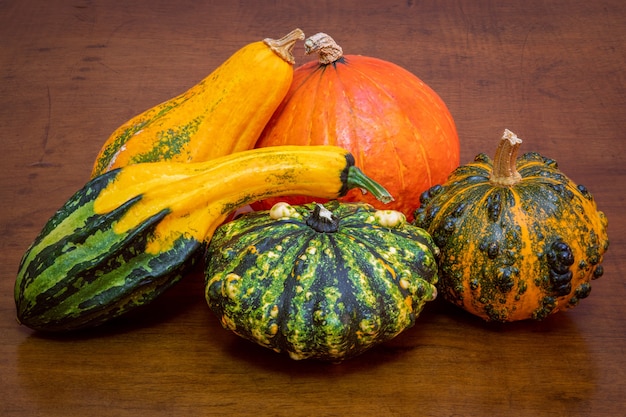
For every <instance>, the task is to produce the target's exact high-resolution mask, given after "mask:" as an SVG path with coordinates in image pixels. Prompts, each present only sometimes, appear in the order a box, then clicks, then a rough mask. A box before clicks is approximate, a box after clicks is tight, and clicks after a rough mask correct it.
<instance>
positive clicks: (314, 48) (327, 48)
mask: <svg viewBox="0 0 626 417" xmlns="http://www.w3.org/2000/svg"><path fill="white" fill-rule="evenodd" d="M304 52H305V53H306V54H307V55H309V54H312V53H314V52H317V53H318V55H319V63H320V65H328V64H332V63H333V62H336V61H338V60H339V59H340V58H341V57H342V56H343V49H341V46H339V45H338V44H337V43H336V42H335V40H334V39H333V38H331V37H330V36H328V35H327V34H325V33H322V32H320V33H316V34H315V35H313V36H310V37H309V38H308V39H307V40H305V41H304Z"/></svg>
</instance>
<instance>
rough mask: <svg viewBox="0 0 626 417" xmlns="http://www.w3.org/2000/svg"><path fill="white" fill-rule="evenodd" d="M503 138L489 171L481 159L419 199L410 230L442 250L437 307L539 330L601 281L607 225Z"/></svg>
mask: <svg viewBox="0 0 626 417" xmlns="http://www.w3.org/2000/svg"><path fill="white" fill-rule="evenodd" d="M521 142H522V141H521V139H519V138H518V137H517V136H516V135H515V134H514V133H512V132H510V131H508V130H505V132H504V135H503V137H502V140H501V141H500V144H499V146H498V149H497V151H496V153H495V157H494V159H493V161H492V160H491V159H490V158H489V157H488V156H487V155H485V154H479V155H478V156H477V157H476V158H475V160H474V161H473V162H472V163H469V164H467V165H464V166H462V167H459V168H458V169H457V170H455V171H454V172H453V173H452V174H451V175H450V177H449V178H448V180H447V181H446V182H445V183H444V184H443V185H436V186H434V187H432V188H431V189H429V190H428V191H426V192H424V193H423V194H422V196H421V205H420V207H419V208H418V209H417V210H416V213H415V224H416V225H418V226H420V227H423V228H425V229H426V230H428V231H429V232H430V233H431V234H432V236H433V239H434V240H435V243H436V244H437V245H438V246H439V248H440V249H441V252H440V258H439V268H440V281H439V289H440V292H441V293H442V294H443V297H444V298H445V299H446V300H448V301H450V302H452V303H454V304H456V305H458V306H460V307H462V308H463V309H465V310H466V311H468V312H470V313H472V314H475V315H477V316H479V317H482V318H483V319H485V320H488V321H499V322H510V321H516V320H524V319H537V320H541V319H544V318H546V317H547V316H548V315H550V314H552V313H555V312H558V311H562V310H564V309H567V308H571V307H574V306H576V305H578V303H579V301H580V300H582V299H583V298H585V297H587V296H588V295H589V293H590V291H591V285H590V282H591V281H592V280H594V279H596V278H598V277H600V276H601V275H602V274H603V268H602V264H601V263H602V259H603V255H604V253H605V252H606V250H607V248H608V245H609V241H608V236H607V226H608V221H607V218H606V216H605V215H604V213H603V212H601V211H599V210H598V209H597V206H596V203H595V201H594V199H593V197H592V195H591V194H590V193H589V191H588V190H587V189H586V188H585V187H584V186H582V185H576V184H575V183H574V182H573V181H572V180H571V179H570V178H568V177H567V176H566V175H565V174H564V173H563V172H561V171H560V170H559V168H558V165H557V163H556V162H555V161H554V160H553V159H549V158H545V157H543V156H541V155H539V154H538V153H536V152H529V153H526V154H524V155H522V156H521V157H519V158H518V157H517V153H518V149H519V147H520V146H521Z"/></svg>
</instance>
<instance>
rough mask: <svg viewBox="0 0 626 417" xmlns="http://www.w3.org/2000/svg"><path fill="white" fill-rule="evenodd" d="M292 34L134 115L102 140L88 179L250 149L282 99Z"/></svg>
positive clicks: (248, 51) (250, 48) (289, 74)
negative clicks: (135, 166) (125, 168)
mask: <svg viewBox="0 0 626 417" xmlns="http://www.w3.org/2000/svg"><path fill="white" fill-rule="evenodd" d="M303 38H304V34H303V33H302V31H301V30H300V29H295V30H293V31H292V32H290V33H289V34H287V35H286V36H284V37H283V38H280V39H269V38H268V39H265V40H263V41H258V42H253V43H250V44H248V45H246V46H244V47H243V48H241V49H240V50H238V51H237V52H236V53H235V54H233V55H232V56H231V57H230V58H229V59H227V60H226V61H225V62H224V63H222V64H221V65H220V66H219V67H218V68H217V69H215V70H214V71H213V72H212V73H211V74H209V75H208V76H207V77H206V78H204V79H203V80H202V81H200V82H199V83H198V84H196V85H195V86H193V87H191V88H190V89H189V90H187V91H186V92H184V93H182V94H180V95H178V96H176V97H174V98H172V99H170V100H167V101H165V102H163V103H161V104H159V105H157V106H155V107H152V108H150V109H148V110H145V111H144V112H142V113H140V114H138V115H136V116H134V117H133V118H131V119H130V120H128V121H127V122H126V123H124V124H123V125H121V126H120V127H119V128H117V129H116V130H115V131H114V132H113V133H112V134H111V136H110V137H109V138H108V139H107V140H106V142H105V143H104V145H103V146H102V149H101V150H100V152H99V154H98V156H97V157H96V161H95V163H94V166H93V169H92V177H95V176H98V175H100V174H102V173H104V172H107V171H110V170H112V169H115V168H119V167H123V166H126V165H130V164H136V163H141V162H156V161H166V160H169V161H174V162H201V161H208V160H210V159H213V158H217V157H220V156H224V155H228V154H230V153H233V152H239V151H243V150H247V149H251V148H252V147H253V146H254V144H255V142H256V140H257V138H258V136H259V135H260V133H261V131H262V130H263V128H264V127H265V125H266V124H267V122H268V120H269V119H270V117H271V116H272V114H273V113H274V111H275V110H276V108H277V107H278V105H279V104H280V102H281V101H282V99H283V98H284V96H285V95H286V94H287V91H288V90H289V86H290V85H291V81H292V78H293V64H294V61H295V60H294V57H293V54H292V50H293V47H294V44H295V42H296V41H297V40H300V39H303Z"/></svg>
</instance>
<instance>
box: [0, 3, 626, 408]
mask: <svg viewBox="0 0 626 417" xmlns="http://www.w3.org/2000/svg"><path fill="white" fill-rule="evenodd" d="M295 27H300V28H301V29H303V30H304V31H305V33H307V34H308V35H310V34H313V33H315V32H319V31H323V32H326V33H329V34H331V36H333V37H334V38H335V40H337V41H338V42H339V43H340V44H341V45H342V46H343V48H344V51H345V52H346V53H351V54H363V55H370V56H376V57H379V58H382V59H387V60H390V61H392V62H395V63H397V64H399V65H401V66H403V67H405V68H407V69H408V70H410V71H412V72H413V73H414V74H416V75H417V76H418V77H420V78H421V79H422V80H424V81H425V82H426V83H427V84H428V85H430V86H431V87H432V88H433V89H434V90H435V91H437V92H438V93H439V95H440V96H441V97H442V98H443V99H444V101H445V102H446V103H447V104H448V107H449V108H450V111H451V112H452V114H453V116H454V118H455V121H456V123H457V128H458V131H459V135H460V138H461V145H462V155H461V159H462V162H467V161H469V160H471V159H472V158H473V157H474V155H475V154H477V153H479V152H486V153H488V154H490V153H492V152H493V150H494V146H495V143H496V141H497V140H498V138H499V135H500V133H501V132H502V130H503V129H504V128H505V127H506V128H509V129H511V130H513V131H514V132H516V133H517V134H518V135H519V136H520V137H522V138H523V139H524V145H523V148H522V151H537V152H540V153H542V154H544V155H545V156H549V157H552V158H554V159H556V160H557V161H558V162H559V166H560V167H561V169H562V170H563V171H564V172H565V173H566V174H567V175H569V176H570V177H571V178H572V179H573V180H575V181H576V182H579V183H583V184H584V185H585V186H587V188H588V189H589V190H590V191H591V192H592V193H593V195H594V197H595V199H596V201H597V202H598V205H599V207H600V209H601V210H603V211H604V212H605V213H606V214H607V216H608V218H609V237H610V240H611V247H610V249H609V251H608V253H607V256H606V259H605V262H604V265H605V271H606V273H605V275H604V276H603V277H602V278H601V279H600V280H598V281H595V282H594V284H593V291H592V294H591V296H590V297H589V298H588V299H586V300H584V301H583V302H582V303H581V304H580V306H578V307H576V308H575V309H572V310H570V311H568V312H565V313H559V314H557V315H554V316H551V317H549V318H548V319H546V320H545V321H542V322H521V323H513V324H507V325H498V324H487V323H483V322H482V321H480V319H477V318H474V317H472V316H469V315H467V314H465V313H463V312H461V311H459V310H458V309H455V308H452V307H451V306H449V305H448V304H446V303H445V302H443V301H442V300H437V301H435V302H433V303H431V305H428V306H427V308H426V309H425V311H424V313H423V314H422V316H421V317H420V318H419V320H418V323H417V325H416V326H415V327H414V328H412V329H410V330H408V331H406V332H405V333H403V334H401V335H400V336H399V337H397V338H396V339H394V340H392V341H391V342H389V343H386V344H385V345H383V346H381V347H379V348H377V349H374V350H372V351H370V352H368V353H366V354H365V355H363V356H361V357H358V358H355V359H354V360H351V361H348V362H346V363H343V364H341V365H327V364H319V363H314V362H294V361H291V360H289V359H288V358H286V357H284V356H281V355H277V354H274V353H273V352H269V351H266V350H264V349H262V348H259V347H256V346H254V345H251V344H250V343H248V342H246V341H243V340H241V339H239V338H238V337H236V336H234V335H232V334H230V333H228V332H227V331H226V330H224V329H222V327H221V325H220V324H219V322H218V321H217V320H216V319H215V317H214V316H212V315H211V314H210V311H209V310H208V308H207V307H206V304H205V302H204V299H203V296H202V273H201V271H200V270H197V271H194V272H193V273H191V274H189V276H188V277H186V278H185V280H183V281H182V282H181V283H180V285H178V286H176V287H175V288H174V289H173V290H172V291H170V292H169V293H168V294H166V295H165V296H164V297H163V298H162V299H159V300H157V302H155V303H154V304H152V305H150V306H148V307H146V308H145V309H143V310H140V311H137V312H136V313H133V314H131V315H130V316H129V317H124V318H123V319H120V320H118V321H116V322H113V323H111V324H109V325H106V326H104V327H103V328H101V329H97V330H94V331H91V332H87V333H85V334H81V335H72V336H67V337H57V338H46V337H42V336H40V335H37V334H34V333H33V332H31V331H30V330H28V329H26V328H23V327H20V326H18V324H17V323H16V321H15V319H14V317H15V307H14V304H13V283H14V280H15V274H16V271H17V268H18V264H19V261H20V258H21V256H22V254H23V253H24V251H25V250H26V248H27V247H28V245H29V244H30V242H31V241H32V240H33V239H34V238H35V236H36V235H37V233H38V232H39V231H40V230H41V227H42V226H43V224H44V222H45V221H46V220H47V219H48V218H49V217H50V216H51V215H52V214H53V213H54V211H55V210H56V209H57V208H59V207H60V206H61V205H62V204H63V203H64V202H65V201H66V200H67V198H69V196H70V195H71V194H72V193H73V192H74V191H76V190H77V189H78V188H80V186H81V185H82V184H83V183H84V182H85V181H86V180H87V178H88V176H89V172H90V169H91V165H92V162H93V159H94V158H95V155H96V153H97V151H98V149H99V148H100V146H101V144H102V143H103V141H104V140H105V139H106V137H107V136H108V135H109V134H110V133H111V132H112V131H113V130H114V129H115V128H116V127H117V126H118V125H120V124H121V123H122V122H124V121H125V120H127V119H128V118H129V117H131V116H133V115H134V114H136V113H138V112H140V111H142V110H144V109H146V108H148V107H151V106H153V105H155V104H157V103H159V102H161V101H163V100H165V99H168V98H170V97H172V96H173V95H175V94H177V93H179V92H182V91H183V90H185V89H187V88H188V87H190V86H191V85H193V84H194V83H195V82H196V81H198V80H200V79H201V78H203V77H204V76H205V75H206V74H208V73H209V72H210V71H212V70H213V69H214V68H215V67H216V66H217V65H219V64H220V63H221V62H222V61H223V60H224V59H226V58H227V57H228V56H229V55H230V54H232V53H233V52H234V51H235V50H237V49H238V48H240V47H241V46H243V45H244V44H246V43H248V42H252V41H256V40H259V39H262V38H264V37H268V36H270V37H276V36H281V35H283V34H285V33H287V32H288V31H290V30H291V29H293V28H295ZM0 38H1V39H2V40H3V41H2V43H1V44H0V63H1V65H0V76H1V78H2V82H1V83H0V140H1V141H2V147H3V151H2V154H1V155H0V158H1V163H0V196H1V197H2V198H1V199H0V232H1V233H2V239H0V277H1V280H0V335H1V337H0V397H2V398H3V400H2V402H0V414H1V415H3V416H26V415H28V416H64V417H70V416H85V415H89V416H142V415H149V416H160V415H163V416H178V415H180V416H190V415H211V416H220V415H229V416H230V415H244V416H245V415H255V416H258V415H272V416H289V417H291V416H301V415H315V416H349V415H355V416H356V415H358V416H369V415H371V416H487V415H493V416H608V415H611V416H617V415H622V414H623V412H624V410H626V398H625V396H624V393H625V392H626V382H625V381H626V371H625V369H626V355H625V353H626V325H625V321H624V319H623V317H624V316H625V315H626V302H625V301H624V300H626V286H625V285H624V281H623V276H624V274H625V273H626V261H625V259H626V250H625V249H624V243H625V242H624V236H625V232H626V230H625V228H626V216H625V215H624V210H623V203H624V195H625V191H626V187H625V185H624V183H625V182H624V180H625V177H626V170H625V169H624V154H625V152H624V151H625V147H626V141H625V140H624V133H623V132H624V130H625V129H624V128H625V127H626V75H625V72H624V68H625V66H626V3H624V2H623V1H621V0H598V1H594V2H576V1H572V0H555V1H551V2H544V1H539V0H526V1H519V0H515V1H509V2H497V1H480V2H472V1H463V0H457V1H452V0H450V1H443V2H442V1H434V0H431V1H419V0H408V1H407V0H404V1H388V2H376V1H363V0H362V1H355V0H343V1H341V2H339V1H337V2H332V1H328V2H311V1H309V2H305V1H301V0H293V1H285V0H275V1H269V0H262V1H258V2H248V3H246V2H218V1H208V2H195V1H191V0H179V1H177V2H169V1H165V0H156V1H145V0H137V1H134V2H111V1H97V0H73V1H64V0H60V1H55V2H50V1H43V0H24V1H17V0H4V1H0ZM295 53H296V56H297V58H298V63H299V64H300V63H304V62H306V61H307V60H308V59H310V58H307V57H305V56H304V53H303V50H302V45H301V44H300V45H299V46H298V47H297V48H296V51H295Z"/></svg>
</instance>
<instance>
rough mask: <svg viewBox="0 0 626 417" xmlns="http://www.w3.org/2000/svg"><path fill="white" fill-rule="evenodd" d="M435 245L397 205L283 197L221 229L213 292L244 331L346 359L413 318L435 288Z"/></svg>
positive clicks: (210, 257) (217, 306) (214, 305)
mask: <svg viewBox="0 0 626 417" xmlns="http://www.w3.org/2000/svg"><path fill="white" fill-rule="evenodd" d="M437 252H438V249H437V247H436V246H435V244H434V243H433V241H432V239H431V237H430V235H429V234H428V233H426V232H425V231H424V230H423V229H421V228H418V227H415V226H413V225H411V224H409V223H407V222H406V219H405V217H404V215H403V214H401V213H399V212H396V211H392V210H376V209H374V208H373V207H372V206H370V205H368V204H365V203H339V202H337V201H331V202H329V203H327V204H326V205H325V206H323V205H321V204H314V203H313V204H306V205H301V206H290V205H288V204H286V203H278V204H277V205H275V206H274V207H273V208H272V209H271V210H269V211H261V212H253V213H247V214H245V215H243V216H242V217H240V218H238V219H236V220H233V221H232V222H229V223H226V224H224V225H222V226H221V227H220V228H218V229H217V231H216V233H215V234H214V236H213V239H212V240H211V242H210V244H209V246H208V250H207V252H206V266H205V268H206V299H207V302H208V304H209V306H210V308H211V309H212V311H213V312H215V313H216V315H217V316H218V317H219V318H220V319H221V323H222V325H223V326H224V327H225V328H227V329H230V330H232V331H233V332H235V333H236V334H238V335H239V336H241V337H243V338H245V339H248V340H251V341H253V342H256V343H257V344H259V345H261V346H264V347H267V348H269V349H273V350H274V351H277V352H286V353H288V354H289V355H290V357H291V358H292V359H296V360H299V359H319V360H328V361H332V362H339V361H342V360H344V359H347V358H350V357H354V356H356V355H358V354H361V353H362V352H364V351H366V350H367V349H369V348H371V347H373V346H375V345H377V344H380V343H382V342H384V341H387V340H390V339H391V338H393V337H395V336H397V335H398V334H400V333H401V332H402V331H403V330H405V329H407V328H409V327H412V326H413V325H414V324H415V320H416V318H417V317H418V315H419V314H420V312H421V311H422V309H423V307H424V305H425V304H426V302H428V301H431V300H433V299H434V298H435V297H436V294H437V292H436V288H435V284H436V283H437V279H438V277H437V262H436V259H435V254H436V253H437Z"/></svg>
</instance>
